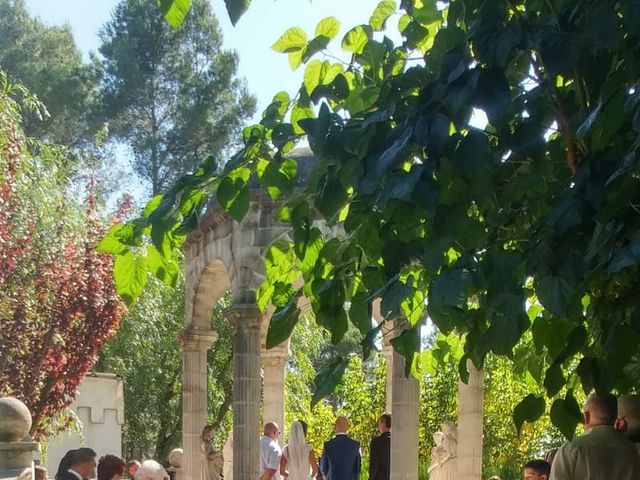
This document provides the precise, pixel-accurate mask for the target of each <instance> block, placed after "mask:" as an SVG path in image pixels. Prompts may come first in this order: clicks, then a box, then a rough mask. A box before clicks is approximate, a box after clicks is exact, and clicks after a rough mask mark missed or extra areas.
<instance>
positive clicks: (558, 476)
mask: <svg viewBox="0 0 640 480" xmlns="http://www.w3.org/2000/svg"><path fill="white" fill-rule="evenodd" d="M617 415H618V404H617V400H616V397H615V396H613V395H610V394H609V395H595V394H593V395H591V396H590V397H589V398H588V399H587V402H586V404H585V411H584V430H585V433H584V435H581V436H579V437H575V438H574V439H573V440H571V441H570V442H567V443H565V444H564V445H563V446H562V447H560V448H559V449H558V453H556V456H555V458H554V459H553V464H552V466H551V476H550V477H549V479H550V480H638V479H639V478H640V457H639V456H638V452H637V450H636V448H635V446H634V444H633V443H631V442H630V441H629V440H627V439H625V438H624V437H623V436H622V434H620V433H619V432H617V431H616V430H615V429H614V428H613V425H614V423H615V422H616V417H617Z"/></svg>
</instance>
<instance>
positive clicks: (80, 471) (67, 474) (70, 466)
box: [56, 447, 96, 480]
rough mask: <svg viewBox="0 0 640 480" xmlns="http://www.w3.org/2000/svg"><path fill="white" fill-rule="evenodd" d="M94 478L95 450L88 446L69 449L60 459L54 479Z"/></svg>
mask: <svg viewBox="0 0 640 480" xmlns="http://www.w3.org/2000/svg"><path fill="white" fill-rule="evenodd" d="M93 478H96V452H94V451H93V450H92V449H90V448H86V447H84V448H79V449H77V450H69V451H68V452H67V454H66V455H65V456H64V457H63V458H62V460H60V465H59V466H58V473H56V480H89V479H93Z"/></svg>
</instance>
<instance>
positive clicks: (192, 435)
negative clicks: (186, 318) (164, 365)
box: [180, 329, 218, 480]
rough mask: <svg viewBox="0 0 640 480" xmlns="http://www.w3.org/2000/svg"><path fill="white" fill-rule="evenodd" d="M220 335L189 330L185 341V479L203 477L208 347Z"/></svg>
mask: <svg viewBox="0 0 640 480" xmlns="http://www.w3.org/2000/svg"><path fill="white" fill-rule="evenodd" d="M217 338H218V336H217V334H216V332H214V331H213V330H199V329H187V330H185V331H184V332H183V333H182V335H181V337H180V340H181V342H182V446H183V450H184V456H183V469H184V480H201V478H202V453H201V451H200V434H201V433H202V429H203V428H204V426H205V425H206V424H207V380H208V375H207V350H209V348H210V347H211V346H212V345H213V344H214V343H215V341H216V340H217Z"/></svg>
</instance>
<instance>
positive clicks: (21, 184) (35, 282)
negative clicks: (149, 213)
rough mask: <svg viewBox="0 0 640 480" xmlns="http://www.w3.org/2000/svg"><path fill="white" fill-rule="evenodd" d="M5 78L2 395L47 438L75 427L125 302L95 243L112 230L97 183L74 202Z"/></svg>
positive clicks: (62, 165)
mask: <svg viewBox="0 0 640 480" xmlns="http://www.w3.org/2000/svg"><path fill="white" fill-rule="evenodd" d="M0 77H2V78H0V80H1V82H0V83H1V84H2V85H0V89H1V91H0V396H5V395H11V396H14V397H17V398H19V399H21V400H22V401H23V402H24V403H25V404H26V405H27V406H28V407H29V409H30V411H31V414H32V416H33V426H32V428H31V432H30V433H31V435H32V436H33V437H34V438H41V437H43V436H45V435H48V434H51V433H55V432H56V431H60V430H63V429H65V428H66V427H67V426H68V424H69V422H70V421H71V418H70V417H69V416H68V415H67V409H66V407H67V406H69V405H70V404H71V403H72V402H73V400H74V398H75V395H76V389H77V387H78V384H79V383H80V381H81V380H82V378H83V377H84V376H85V374H86V373H87V372H88V371H89V370H90V368H91V367H92V366H93V364H94V362H95V361H96V359H97V357H98V353H99V351H100V349H101V347H102V346H103V345H104V343H105V341H106V340H107V339H108V338H109V337H110V336H111V335H112V334H113V333H114V332H115V331H116V329H117V328H118V322H119V319H120V316H121V314H122V313H123V310H124V307H123V304H122V303H121V301H120V299H119V297H118V295H117V293H116V290H115V286H114V283H113V280H112V278H113V277H112V267H113V259H112V257H111V256H109V255H105V254H101V253H99V252H98V251H97V250H96V245H97V242H98V240H99V239H100V238H101V237H102V236H103V235H104V230H105V229H104V228H103V224H102V222H100V221H99V219H98V218H97V216H96V212H95V198H94V197H93V195H92V194H91V191H92V188H91V187H90V188H89V195H88V198H87V200H86V201H85V202H84V203H82V202H78V201H76V200H74V199H73V198H74V195H73V194H71V193H70V188H69V169H68V164H69V159H68V158H67V156H66V155H65V152H64V149H61V148H59V147H52V146H47V145H42V144H30V142H28V141H27V140H26V139H25V137H24V134H23V132H22V130H21V128H20V123H21V116H20V109H21V107H22V106H23V105H27V106H30V105H31V106H33V102H29V97H28V96H25V95H26V92H25V91H24V90H23V89H21V88H19V87H18V88H17V87H14V86H11V85H9V84H8V82H7V81H6V78H4V76H3V74H2V73H1V72H0ZM16 96H17V97H19V98H20V101H17V100H16Z"/></svg>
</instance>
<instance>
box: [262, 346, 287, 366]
mask: <svg viewBox="0 0 640 480" xmlns="http://www.w3.org/2000/svg"><path fill="white" fill-rule="evenodd" d="M260 356H261V358H262V365H263V366H264V367H275V368H282V367H284V365H285V363H287V360H289V349H288V348H280V347H275V348H272V349H271V350H263V351H262V353H261V355H260Z"/></svg>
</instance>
